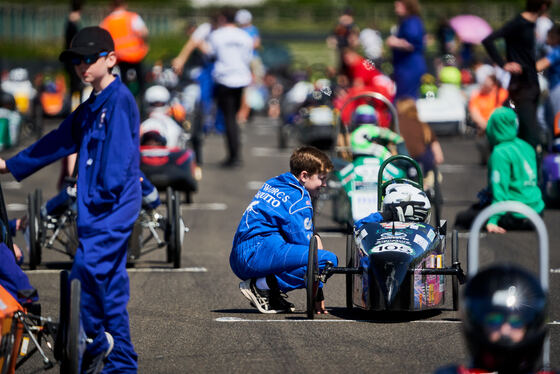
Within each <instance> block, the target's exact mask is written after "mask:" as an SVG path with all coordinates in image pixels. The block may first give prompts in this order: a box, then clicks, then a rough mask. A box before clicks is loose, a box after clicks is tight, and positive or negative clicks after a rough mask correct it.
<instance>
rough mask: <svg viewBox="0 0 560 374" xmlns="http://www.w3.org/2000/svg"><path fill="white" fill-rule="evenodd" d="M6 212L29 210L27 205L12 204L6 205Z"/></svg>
mask: <svg viewBox="0 0 560 374" xmlns="http://www.w3.org/2000/svg"><path fill="white" fill-rule="evenodd" d="M6 210H9V211H22V210H27V204H18V203H12V204H7V205H6Z"/></svg>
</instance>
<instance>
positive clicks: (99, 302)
mask: <svg viewBox="0 0 560 374" xmlns="http://www.w3.org/2000/svg"><path fill="white" fill-rule="evenodd" d="M59 59H60V60H61V61H71V62H72V63H73V64H74V66H75V69H76V73H77V74H78V75H79V76H80V77H81V78H82V79H83V80H84V81H85V82H86V83H90V84H91V85H92V86H93V93H92V95H91V96H90V97H89V99H88V100H87V101H85V102H84V103H83V104H81V105H80V106H79V107H78V108H77V109H76V110H75V111H74V112H73V113H72V114H70V116H68V118H66V119H65V120H64V121H63V122H62V124H61V125H60V126H59V127H58V128H57V129H56V130H53V131H51V132H50V133H49V134H47V135H45V136H44V137H43V138H41V139H39V140H38V141H37V142H36V143H35V144H33V145H31V146H30V147H28V148H27V149H25V150H23V151H21V152H20V153H18V154H17V155H15V156H14V157H12V158H10V159H9V160H7V161H4V160H2V159H0V172H1V173H8V172H10V173H12V175H13V176H14V177H15V178H16V179H17V180H18V181H20V180H22V179H23V178H25V177H27V176H29V175H30V174H32V173H34V172H35V171H37V170H39V169H41V168H42V167H44V166H46V165H48V164H50V163H52V162H54V161H56V160H58V159H60V158H61V157H64V156H67V155H69V154H71V153H74V152H78V162H77V165H78V181H77V207H78V218H77V225H78V238H79V240H80V246H79V248H78V250H77V252H76V256H75V258H74V264H73V266H72V272H71V275H70V277H71V278H77V279H79V280H80V282H81V284H82V300H81V310H80V312H81V316H82V323H83V326H84V330H85V332H86V334H87V336H88V338H89V339H91V342H90V343H88V345H87V348H86V352H85V353H84V357H83V359H82V372H86V373H97V372H99V371H101V369H102V368H103V364H104V361H105V371H106V372H119V373H128V372H136V371H137V364H136V361H137V355H136V352H135V351H134V347H133V346H132V342H131V339H130V327H129V321H128V312H127V310H126V305H127V302H128V299H129V283H128V274H127V272H126V252H127V242H128V239H129V237H130V234H131V231H132V226H133V224H134V221H135V220H136V218H137V215H138V212H139V211H140V205H141V199H142V195H141V188H140V183H138V181H139V178H140V170H139V164H140V162H139V159H140V152H139V135H138V133H139V124H140V118H139V114H138V108H137V106H136V103H135V101H134V98H133V97H132V94H131V93H130V91H129V90H128V89H127V88H126V86H125V85H124V84H123V83H122V82H121V80H120V78H119V77H116V76H114V75H112V74H111V69H112V68H113V67H114V66H115V64H116V62H117V58H116V56H115V52H114V43H113V40H112V38H111V35H110V34H109V33H108V32H107V31H106V30H104V29H101V28H99V27H86V28H83V29H82V30H80V31H79V32H78V34H76V36H75V37H74V39H73V40H72V43H71V45H70V48H69V49H67V50H65V51H64V52H62V53H61V55H60V57H59ZM109 353H110V354H109Z"/></svg>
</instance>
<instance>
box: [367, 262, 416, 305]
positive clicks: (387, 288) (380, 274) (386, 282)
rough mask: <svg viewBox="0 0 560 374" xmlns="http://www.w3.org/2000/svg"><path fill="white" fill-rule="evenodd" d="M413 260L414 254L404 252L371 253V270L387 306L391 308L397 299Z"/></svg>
mask: <svg viewBox="0 0 560 374" xmlns="http://www.w3.org/2000/svg"><path fill="white" fill-rule="evenodd" d="M411 261H412V256H410V255H408V254H407V253H402V252H392V251H388V252H379V253H374V254H372V255H371V264H372V265H373V266H372V268H371V271H372V272H373V276H374V277H375V279H376V280H377V284H378V285H379V287H380V289H381V293H382V295H383V298H384V301H385V308H387V309H389V308H390V306H391V304H392V303H393V301H394V300H395V296H396V295H397V293H398V292H399V288H400V286H401V284H402V282H403V280H404V278H405V277H406V274H407V271H408V266H409V265H410V263H411Z"/></svg>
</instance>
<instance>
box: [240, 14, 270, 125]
mask: <svg viewBox="0 0 560 374" xmlns="http://www.w3.org/2000/svg"><path fill="white" fill-rule="evenodd" d="M252 22H253V15H252V14H251V12H249V11H248V10H247V9H240V10H238V11H237V13H235V23H236V24H237V25H238V26H239V27H240V28H241V29H242V30H244V31H245V32H247V33H248V34H249V36H250V37H251V38H252V39H253V59H252V60H251V74H252V77H253V81H252V83H251V86H250V87H248V88H246V89H245V90H243V96H242V98H241V108H240V109H239V112H238V113H237V121H238V122H239V124H245V123H246V122H247V120H248V119H249V115H250V114H251V107H250V105H249V102H248V95H249V92H248V90H249V89H251V87H255V86H262V84H263V78H264V73H265V69H264V65H263V63H262V60H261V57H260V55H259V51H258V50H259V48H260V47H261V36H260V34H259V29H258V28H257V27H256V26H255V25H253V23H252Z"/></svg>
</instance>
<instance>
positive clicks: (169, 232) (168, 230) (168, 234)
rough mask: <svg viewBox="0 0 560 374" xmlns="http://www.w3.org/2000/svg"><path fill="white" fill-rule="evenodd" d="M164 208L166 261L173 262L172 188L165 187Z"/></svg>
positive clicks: (173, 220)
mask: <svg viewBox="0 0 560 374" xmlns="http://www.w3.org/2000/svg"><path fill="white" fill-rule="evenodd" d="M165 193H166V202H165V203H166V208H167V225H166V226H165V241H166V243H167V262H173V254H174V253H175V248H174V246H175V242H174V241H173V236H174V222H175V219H174V217H173V189H172V188H171V187H167V190H166V192H165Z"/></svg>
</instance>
